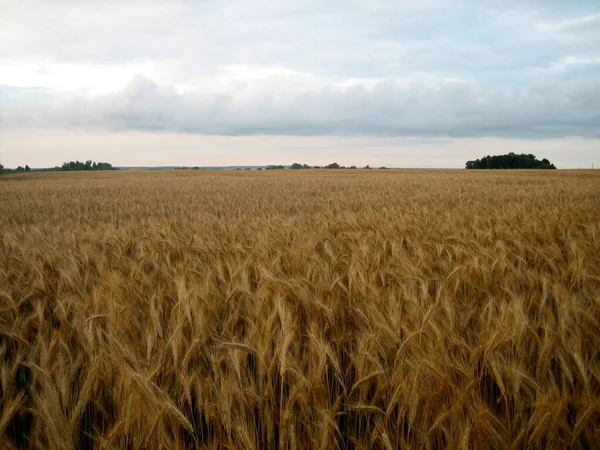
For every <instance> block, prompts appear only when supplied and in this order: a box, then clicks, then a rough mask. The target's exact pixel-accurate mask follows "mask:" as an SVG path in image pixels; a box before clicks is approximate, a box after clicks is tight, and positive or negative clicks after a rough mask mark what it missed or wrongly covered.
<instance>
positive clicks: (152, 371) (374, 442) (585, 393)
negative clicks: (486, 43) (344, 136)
mask: <svg viewBox="0 0 600 450" xmlns="http://www.w3.org/2000/svg"><path fill="white" fill-rule="evenodd" d="M0 210H1V211H2V215H1V217H0V239H1V243H2V251H1V252H0V371H1V372H0V378H1V383H0V443H1V444H0V447H2V448H6V449H16V448H44V449H45V448H49V449H69V448H98V449H155V448H156V449H158V448H160V449H196V448H198V449H200V448H209V449H216V448H232V449H233V448H243V449H273V448H277V449H303V448H316V449H330V448H339V449H368V448H376V449H378V448H380V449H396V448H415V449H417V448H419V449H420V448H423V449H435V448H465V449H467V448H476V449H487V448H497V449H503V448H575V449H584V448H592V447H595V446H596V447H597V446H598V445H599V442H600V173H599V172H596V171H408V170H407V171H384V170H373V171H367V170H347V171H346V170H331V171H327V170H306V171H290V170H286V171H268V172H265V171H263V172H256V171H242V172H234V171H229V172H209V171H206V172H204V171H160V172H151V171H139V172H134V171H118V172H98V173H89V172H88V173H85V172H79V173H30V174H26V175H6V176H2V177H0Z"/></svg>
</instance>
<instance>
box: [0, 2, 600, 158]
mask: <svg viewBox="0 0 600 450" xmlns="http://www.w3.org/2000/svg"><path fill="white" fill-rule="evenodd" d="M0 42H2V45H0V162H1V163H3V164H4V165H5V166H10V167H16V166H17V165H25V164H29V165H30V166H32V167H44V166H54V165H60V164H61V163H62V162H63V161H67V160H75V159H79V160H85V159H94V160H102V161H108V162H111V163H112V164H113V165H117V166H119V165H122V166H125V165H127V166H139V165H200V166H203V165H235V164H290V163H292V162H295V161H298V162H302V163H308V164H327V163H329V162H332V161H338V162H339V163H340V164H348V165H349V164H356V165H365V164H371V165H374V164H375V165H376V164H383V165H388V166H393V167H464V163H465V161H466V160H467V159H474V158H478V157H481V156H484V155H486V154H501V153H508V152H509V151H514V152H517V153H523V152H525V153H534V154H536V156H538V157H539V158H540V159H541V158H544V157H546V158H548V159H550V160H551V161H553V162H555V163H556V164H557V166H558V167H559V168H577V167H590V166H591V164H592V162H593V161H594V160H595V161H596V165H600V157H599V156H600V2H598V1H597V0H594V1H583V0H580V1H572V2H571V1H566V0H565V1H552V0H547V1H541V0H540V1H510V0H509V1H499V0H498V1H493V0H492V1H485V2H483V1H419V2H416V1H398V0H397V1H377V0H375V1H373V0H370V1H351V0H346V1H327V0H320V1H311V0H309V1H306V0H305V1H299V0H290V1H279V2H275V1H272V2H271V1H260V0H258V1H256V0H255V1H252V2H249V1H235V0H219V1H212V0H203V1H200V0H199V1H191V0H190V1H173V0H171V1H148V0H146V1H135V0H118V1H117V0H103V1H100V0H97V1H96V0H87V1H75V0H45V1H44V0H18V1H13V0H0Z"/></svg>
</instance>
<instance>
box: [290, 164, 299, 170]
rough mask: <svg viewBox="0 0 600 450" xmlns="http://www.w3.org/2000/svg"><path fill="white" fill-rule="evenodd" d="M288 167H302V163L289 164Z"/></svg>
mask: <svg viewBox="0 0 600 450" xmlns="http://www.w3.org/2000/svg"><path fill="white" fill-rule="evenodd" d="M290 169H302V164H300V163H294V164H292V165H291V166H290Z"/></svg>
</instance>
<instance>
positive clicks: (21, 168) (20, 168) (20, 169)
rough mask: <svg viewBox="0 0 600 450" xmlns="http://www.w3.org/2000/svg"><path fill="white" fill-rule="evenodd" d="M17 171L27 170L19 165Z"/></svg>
mask: <svg viewBox="0 0 600 450" xmlns="http://www.w3.org/2000/svg"><path fill="white" fill-rule="evenodd" d="M17 172H25V169H24V168H23V167H22V166H19V167H17Z"/></svg>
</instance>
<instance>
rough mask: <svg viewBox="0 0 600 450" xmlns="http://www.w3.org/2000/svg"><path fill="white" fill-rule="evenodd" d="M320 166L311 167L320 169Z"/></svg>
mask: <svg viewBox="0 0 600 450" xmlns="http://www.w3.org/2000/svg"><path fill="white" fill-rule="evenodd" d="M320 168H321V166H315V167H313V169H320Z"/></svg>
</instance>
